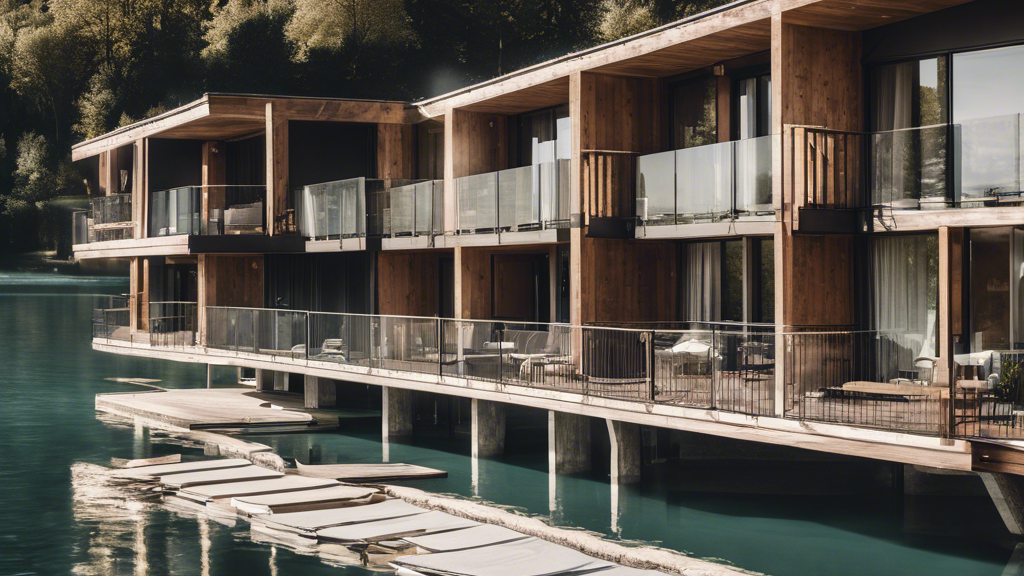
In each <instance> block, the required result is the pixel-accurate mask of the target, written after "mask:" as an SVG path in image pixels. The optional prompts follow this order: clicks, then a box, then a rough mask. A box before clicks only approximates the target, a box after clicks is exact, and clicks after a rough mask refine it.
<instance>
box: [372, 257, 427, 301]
mask: <svg viewBox="0 0 1024 576" xmlns="http://www.w3.org/2000/svg"><path fill="white" fill-rule="evenodd" d="M439 273H440V253H438V252H388V251H385V252H379V253H378V254H377V310H378V312H379V313H380V314H385V315H389V314H390V315H395V316H437V315H438V305H439V303H440V294H439V292H438V289H439V286H440V280H439V278H438V275H439Z"/></svg>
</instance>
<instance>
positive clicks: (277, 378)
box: [274, 372, 288, 392]
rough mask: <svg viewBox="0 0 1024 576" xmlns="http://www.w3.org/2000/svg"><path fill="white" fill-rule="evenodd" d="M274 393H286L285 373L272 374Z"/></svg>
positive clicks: (286, 375) (286, 377) (286, 380)
mask: <svg viewBox="0 0 1024 576" xmlns="http://www.w3.org/2000/svg"><path fill="white" fill-rule="evenodd" d="M274 391H275V392H287V391H288V373H287V372H274Z"/></svg>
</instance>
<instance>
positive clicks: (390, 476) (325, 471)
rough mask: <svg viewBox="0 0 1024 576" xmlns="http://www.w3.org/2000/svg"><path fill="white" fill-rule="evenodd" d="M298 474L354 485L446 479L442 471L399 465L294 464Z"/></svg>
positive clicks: (446, 474) (446, 475)
mask: <svg viewBox="0 0 1024 576" xmlns="http://www.w3.org/2000/svg"><path fill="white" fill-rule="evenodd" d="M295 466H296V469H297V470H298V473H299V474H301V475H302V476H310V477H313V478H331V479H333V480H340V481H342V482H352V483H355V484H360V483H366V482H394V481H396V480H426V479H428V478H447V477H448V473H447V472H445V471H444V470H437V469H435V468H427V467H426V466H416V465H413V464H401V463H393V464H390V463H380V464H322V465H321V464H317V465H310V464H303V463H301V462H296V463H295Z"/></svg>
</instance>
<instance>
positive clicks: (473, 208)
mask: <svg viewBox="0 0 1024 576" xmlns="http://www.w3.org/2000/svg"><path fill="white" fill-rule="evenodd" d="M455 199H456V209H457V221H456V222H455V226H454V231H453V232H451V234H452V236H451V237H449V238H447V239H446V241H447V242H451V243H453V244H455V243H457V244H459V245H463V246H466V245H493V244H523V243H541V242H557V241H558V230H559V229H562V228H568V227H569V160H556V161H552V162H544V163H540V164H534V165H531V166H523V167H520V168H510V169H507V170H500V171H498V172H489V173H486V174H476V175H473V176H464V177H462V178H456V179H455Z"/></svg>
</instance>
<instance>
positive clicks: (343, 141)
mask: <svg viewBox="0 0 1024 576" xmlns="http://www.w3.org/2000/svg"><path fill="white" fill-rule="evenodd" d="M376 134H377V126H376V124H353V123H343V122H296V121H292V122H289V123H288V146H289V148H288V150H289V152H288V162H289V165H288V173H289V177H288V178H289V182H288V184H289V186H290V187H291V188H292V189H295V188H299V187H301V186H306V185H309V184H317V183H320V182H333V181H335V180H345V179H348V178H359V177H366V178H373V177H375V176H376V175H377V166H376V143H375V139H376Z"/></svg>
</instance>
